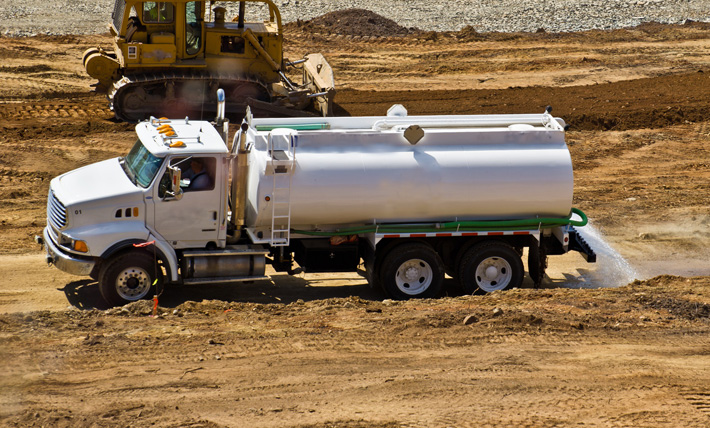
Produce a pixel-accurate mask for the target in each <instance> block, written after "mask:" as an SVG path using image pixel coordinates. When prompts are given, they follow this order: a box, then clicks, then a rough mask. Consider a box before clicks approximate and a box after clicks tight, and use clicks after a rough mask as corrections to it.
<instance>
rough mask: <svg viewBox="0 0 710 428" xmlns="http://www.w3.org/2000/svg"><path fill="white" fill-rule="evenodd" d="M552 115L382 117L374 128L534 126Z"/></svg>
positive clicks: (539, 124)
mask: <svg viewBox="0 0 710 428" xmlns="http://www.w3.org/2000/svg"><path fill="white" fill-rule="evenodd" d="M548 116H549V117H551V116H550V115H549V114H531V115H515V117H510V116H508V115H500V116H499V117H491V116H488V117H482V118H479V119H475V118H471V117H463V118H450V119H422V118H417V117H416V116H409V117H404V118H387V119H381V120H378V121H376V122H375V123H373V125H372V129H373V130H374V131H381V130H383V129H394V128H397V127H407V126H409V125H414V124H416V125H419V126H420V127H422V128H485V127H502V126H510V125H532V126H538V127H540V126H544V127H546V128H548V129H550V128H549V127H547V126H545V124H546V123H549V122H548V120H549V119H547V117H548ZM552 120H553V121H554V122H556V123H557V125H558V126H559V123H558V122H557V120H556V119H554V118H552ZM555 129H557V130H563V128H562V126H559V128H555Z"/></svg>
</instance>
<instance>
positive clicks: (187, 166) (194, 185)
mask: <svg viewBox="0 0 710 428" xmlns="http://www.w3.org/2000/svg"><path fill="white" fill-rule="evenodd" d="M177 163H179V164H180V169H181V170H182V181H181V183H180V187H182V190H183V191H184V192H197V191H202V190H213V189H214V177H215V166H216V165H217V161H216V160H215V158H212V157H190V158H186V159H176V160H175V162H174V163H173V164H177Z"/></svg>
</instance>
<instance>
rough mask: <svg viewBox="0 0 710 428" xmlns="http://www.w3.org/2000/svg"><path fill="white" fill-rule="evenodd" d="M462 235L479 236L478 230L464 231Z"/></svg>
mask: <svg viewBox="0 0 710 428" xmlns="http://www.w3.org/2000/svg"><path fill="white" fill-rule="evenodd" d="M461 236H478V232H464V233H462V234H461Z"/></svg>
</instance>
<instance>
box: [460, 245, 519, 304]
mask: <svg viewBox="0 0 710 428" xmlns="http://www.w3.org/2000/svg"><path fill="white" fill-rule="evenodd" d="M458 272H459V274H458V280H459V282H460V283H461V286H462V287H463V289H464V291H465V292H466V293H467V294H474V293H478V292H484V293H490V292H493V291H499V290H505V289H507V288H514V287H520V284H521V283H522V282H523V276H524V275H525V270H524V268H523V261H522V260H521V259H520V256H519V255H518V253H517V252H516V251H515V249H514V248H513V247H511V246H510V245H507V244H504V243H502V242H484V243H481V244H478V245H475V246H473V247H471V248H470V249H469V250H468V251H466V253H465V254H464V255H463V257H462V258H461V263H460V264H459V269H458Z"/></svg>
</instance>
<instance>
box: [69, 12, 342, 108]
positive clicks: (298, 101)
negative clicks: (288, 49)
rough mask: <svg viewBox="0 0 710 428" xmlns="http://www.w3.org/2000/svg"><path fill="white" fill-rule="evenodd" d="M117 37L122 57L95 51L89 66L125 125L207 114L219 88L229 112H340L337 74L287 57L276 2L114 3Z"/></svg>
mask: <svg viewBox="0 0 710 428" xmlns="http://www.w3.org/2000/svg"><path fill="white" fill-rule="evenodd" d="M109 30H110V32H111V34H112V35H113V50H108V49H102V48H90V49H88V50H87V51H85V52H84V56H83V64H84V68H85V69H86V72H87V73H88V74H89V75H90V76H91V77H94V78H96V79H97V80H98V83H96V84H94V86H95V87H96V91H97V92H105V93H106V94H107V96H108V100H109V107H110V108H111V110H113V111H114V113H115V115H116V117H117V118H119V119H121V120H126V121H138V120H142V119H146V118H148V117H149V116H150V115H159V116H172V117H177V116H178V115H179V116H182V115H187V114H190V115H193V116H194V114H195V113H199V115H200V116H199V117H204V112H205V109H206V108H209V106H210V105H215V100H213V99H212V98H213V95H212V94H214V93H216V91H217V88H220V87H221V88H223V89H224V90H225V92H226V94H227V99H228V100H230V101H228V102H227V111H228V112H229V113H230V114H232V113H234V114H237V115H240V116H243V113H244V109H245V107H246V106H247V105H249V106H251V107H252V108H259V109H260V111H264V112H269V113H273V114H283V115H293V114H301V113H300V112H303V110H304V109H312V110H315V111H317V112H320V113H321V114H323V115H329V114H332V100H333V96H334V94H335V89H334V83H333V72H332V69H331V67H330V66H329V65H328V62H327V61H326V60H325V59H324V58H323V56H322V55H320V54H309V55H306V56H304V58H303V59H301V60H298V61H293V62H289V61H287V60H285V58H284V54H283V28H282V23H281V15H280V13H279V11H278V8H277V7H276V5H275V4H274V3H273V1H272V0H244V1H236V0H223V1H210V0H202V1H189V0H172V1H140V0H115V3H114V10H113V14H112V19H111V22H110V24H109ZM287 67H290V70H291V73H290V76H288V75H286V72H285V69H286V68H287ZM299 71H300V72H301V73H302V78H301V79H300V82H299V81H296V80H294V76H298V74H297V73H298V72H299Z"/></svg>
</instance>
